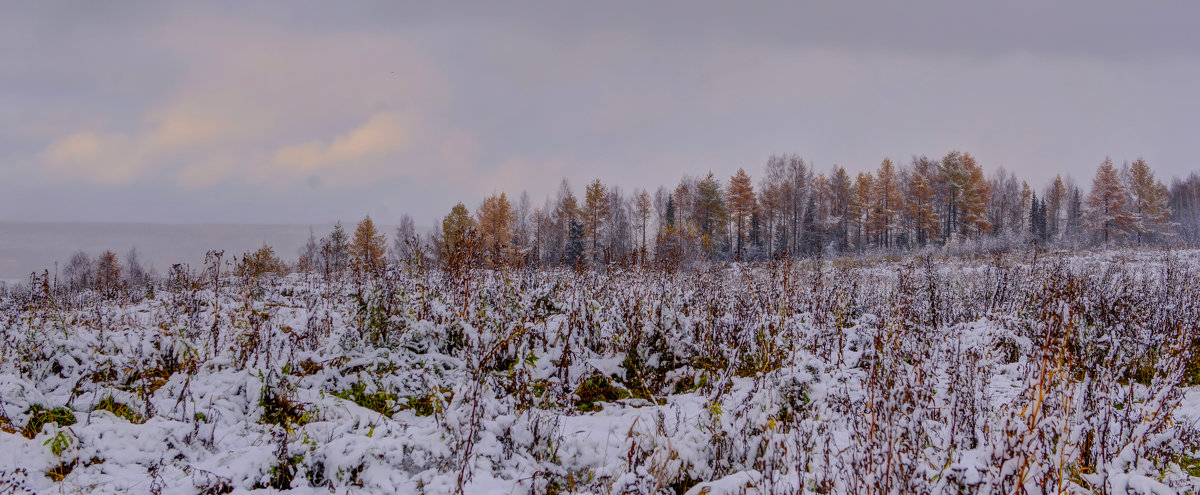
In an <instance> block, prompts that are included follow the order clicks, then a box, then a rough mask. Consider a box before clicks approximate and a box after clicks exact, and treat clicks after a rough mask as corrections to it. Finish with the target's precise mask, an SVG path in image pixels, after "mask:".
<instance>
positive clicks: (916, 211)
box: [904, 156, 940, 246]
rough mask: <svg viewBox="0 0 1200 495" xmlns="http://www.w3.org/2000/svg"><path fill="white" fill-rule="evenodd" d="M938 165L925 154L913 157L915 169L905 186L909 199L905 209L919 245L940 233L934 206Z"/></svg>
mask: <svg viewBox="0 0 1200 495" xmlns="http://www.w3.org/2000/svg"><path fill="white" fill-rule="evenodd" d="M936 167H937V166H936V165H935V164H934V162H932V161H931V160H929V159H928V158H926V157H924V156H922V157H920V158H913V170H912V173H911V174H910V175H909V180H908V184H907V187H906V188H905V189H906V192H907V195H906V196H907V200H906V201H905V203H904V211H905V215H906V216H908V217H909V219H910V220H911V221H912V224H913V230H914V231H915V233H916V238H917V245H919V246H924V245H925V243H927V242H929V240H930V239H935V238H937V236H938V235H939V234H940V231H939V228H940V223H939V218H938V214H937V209H936V206H934V199H935V195H934V194H935V191H934V181H935V179H936V177H935V174H936Z"/></svg>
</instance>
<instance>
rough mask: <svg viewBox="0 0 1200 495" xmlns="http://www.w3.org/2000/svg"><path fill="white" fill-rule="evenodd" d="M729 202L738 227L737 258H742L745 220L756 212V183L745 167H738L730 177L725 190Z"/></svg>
mask: <svg viewBox="0 0 1200 495" xmlns="http://www.w3.org/2000/svg"><path fill="white" fill-rule="evenodd" d="M725 194H726V197H727V198H728V202H729V213H730V216H731V217H732V219H733V223H734V225H735V227H736V228H737V233H736V242H735V243H734V244H735V246H734V248H735V249H736V250H737V253H736V254H735V255H734V258H735V259H741V257H742V252H743V249H744V247H745V246H744V245H743V240H744V238H745V232H746V231H745V228H744V227H745V222H746V221H747V220H748V219H749V218H750V217H751V216H752V215H753V214H754V211H755V209H756V208H755V201H754V185H753V183H752V182H750V176H749V175H747V174H746V171H745V170H744V169H740V168H739V169H738V171H737V173H736V174H734V175H733V177H732V178H730V179H729V187H728V188H727V189H726V191H725Z"/></svg>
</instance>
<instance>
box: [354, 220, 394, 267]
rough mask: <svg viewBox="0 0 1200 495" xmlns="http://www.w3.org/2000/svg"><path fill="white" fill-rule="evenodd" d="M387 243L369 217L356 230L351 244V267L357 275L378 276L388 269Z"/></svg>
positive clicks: (359, 223)
mask: <svg viewBox="0 0 1200 495" xmlns="http://www.w3.org/2000/svg"><path fill="white" fill-rule="evenodd" d="M386 256H387V241H386V240H385V238H384V236H383V234H380V233H379V230H378V229H376V228H375V222H374V221H373V220H371V216H370V215H367V216H366V217H364V218H363V219H362V221H361V222H358V226H357V227H355V229H354V241H353V242H351V243H350V257H351V259H352V261H351V266H352V267H353V268H354V271H355V272H357V273H366V274H378V273H380V272H382V271H383V269H384V268H386V267H387V259H386Z"/></svg>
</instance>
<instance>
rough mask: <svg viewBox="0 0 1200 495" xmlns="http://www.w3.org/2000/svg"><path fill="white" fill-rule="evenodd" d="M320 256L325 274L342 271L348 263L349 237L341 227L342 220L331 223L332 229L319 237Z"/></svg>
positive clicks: (334, 273)
mask: <svg viewBox="0 0 1200 495" xmlns="http://www.w3.org/2000/svg"><path fill="white" fill-rule="evenodd" d="M321 258H322V259H323V261H324V264H325V274H326V275H336V274H340V273H342V271H343V270H345V269H346V267H347V266H348V265H349V263H350V237H349V236H347V235H346V231H345V230H344V229H343V228H342V222H338V223H336V224H334V225H333V231H332V232H330V233H329V235H328V236H325V238H323V239H321Z"/></svg>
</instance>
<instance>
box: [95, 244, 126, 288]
mask: <svg viewBox="0 0 1200 495" xmlns="http://www.w3.org/2000/svg"><path fill="white" fill-rule="evenodd" d="M121 285H122V283H121V262H120V261H118V260H117V253H114V252H112V251H105V252H104V254H102V255H100V257H99V258H97V259H96V288H97V289H99V290H100V294H101V295H103V296H104V297H107V298H112V297H115V296H116V295H117V293H118V292H119V291H120V290H121Z"/></svg>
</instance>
